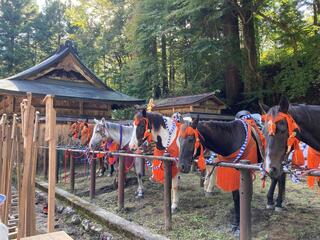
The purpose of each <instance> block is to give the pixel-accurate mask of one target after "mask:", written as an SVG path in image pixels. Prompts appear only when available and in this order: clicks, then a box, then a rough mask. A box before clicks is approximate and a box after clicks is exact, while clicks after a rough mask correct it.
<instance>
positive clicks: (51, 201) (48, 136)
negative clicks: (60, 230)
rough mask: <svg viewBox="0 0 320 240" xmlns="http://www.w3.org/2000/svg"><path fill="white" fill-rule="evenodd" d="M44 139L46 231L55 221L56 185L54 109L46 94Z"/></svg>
mask: <svg viewBox="0 0 320 240" xmlns="http://www.w3.org/2000/svg"><path fill="white" fill-rule="evenodd" d="M43 101H44V102H45V103H46V132H45V140H46V141H48V142H49V177H48V185H49V186H48V232H53V231H54V223H55V218H54V214H55V187H56V164H57V155H56V145H57V143H56V141H57V140H56V111H55V110H54V108H53V96H51V95H47V96H46V97H45V98H44V100H43Z"/></svg>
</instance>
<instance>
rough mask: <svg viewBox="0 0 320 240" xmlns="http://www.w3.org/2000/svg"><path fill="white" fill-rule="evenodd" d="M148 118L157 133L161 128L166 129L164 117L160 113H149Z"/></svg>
mask: <svg viewBox="0 0 320 240" xmlns="http://www.w3.org/2000/svg"><path fill="white" fill-rule="evenodd" d="M147 118H148V120H149V124H151V125H152V126H153V128H154V130H155V131H158V130H159V129H160V127H161V126H162V127H164V128H165V127H166V125H165V123H164V120H163V116H162V115H161V114H160V113H158V112H147Z"/></svg>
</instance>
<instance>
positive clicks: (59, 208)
mask: <svg viewBox="0 0 320 240" xmlns="http://www.w3.org/2000/svg"><path fill="white" fill-rule="evenodd" d="M63 210H64V206H62V205H60V206H57V213H59V214H61V213H62V212H63Z"/></svg>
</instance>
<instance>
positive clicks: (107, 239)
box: [100, 232, 113, 240]
mask: <svg viewBox="0 0 320 240" xmlns="http://www.w3.org/2000/svg"><path fill="white" fill-rule="evenodd" d="M112 238H113V237H112V235H111V234H110V233H108V232H103V233H101V234H100V240H112Z"/></svg>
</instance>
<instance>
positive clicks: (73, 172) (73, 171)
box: [69, 152, 75, 193]
mask: <svg viewBox="0 0 320 240" xmlns="http://www.w3.org/2000/svg"><path fill="white" fill-rule="evenodd" d="M72 155H73V153H72V152H69V161H70V190H71V192H72V193H74V177H75V166H74V164H75V159H74V157H73V156H72Z"/></svg>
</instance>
